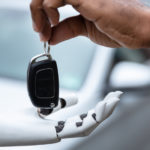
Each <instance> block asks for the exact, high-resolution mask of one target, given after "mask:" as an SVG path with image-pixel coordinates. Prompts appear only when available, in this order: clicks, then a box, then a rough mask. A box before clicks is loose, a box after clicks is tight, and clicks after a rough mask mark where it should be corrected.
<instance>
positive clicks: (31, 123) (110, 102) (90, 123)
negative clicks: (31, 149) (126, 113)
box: [0, 91, 122, 146]
mask: <svg viewBox="0 0 150 150" xmlns="http://www.w3.org/2000/svg"><path fill="white" fill-rule="evenodd" d="M121 94H122V92H120V91H117V92H112V93H109V94H108V95H107V96H106V97H105V98H104V100H103V101H100V102H99V103H98V104H97V105H96V106H95V108H93V109H92V110H89V111H88V113H85V114H81V115H77V116H74V117H71V118H68V119H67V120H66V121H61V120H60V121H52V120H44V119H41V118H40V117H39V116H38V115H37V114H36V113H34V112H35V111H34V110H29V109H28V108H26V107H25V108H24V109H23V108H22V109H21V110H19V111H18V112H17V111H16V114H9V118H8V117H7V118H8V119H6V116H5V117H4V116H1V115H0V120H1V123H0V133H1V136H0V146H18V145H38V144H50V143H56V142H59V141H60V140H61V139H64V138H72V137H83V136H87V135H89V134H90V133H91V132H92V131H93V130H94V129H95V128H96V127H97V126H98V125H99V124H100V123H101V122H103V121H104V120H105V119H106V118H108V117H109V116H110V115H111V114H112V112H113V110H114V109H115V106H116V105H117V103H118V102H119V100H120V96H121ZM76 103H77V99H76V97H68V98H66V99H59V103H58V106H57V107H56V108H54V109H53V110H51V111H48V112H47V114H46V115H48V114H51V113H53V112H56V111H58V110H60V109H62V108H66V107H68V106H71V105H74V104H76ZM32 109H33V108H32ZM41 111H42V110H39V114H41ZM44 112H45V111H44ZM11 115H12V116H11ZM14 116H15V118H14ZM41 117H44V116H41Z"/></svg>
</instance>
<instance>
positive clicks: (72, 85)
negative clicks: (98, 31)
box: [0, 0, 150, 150]
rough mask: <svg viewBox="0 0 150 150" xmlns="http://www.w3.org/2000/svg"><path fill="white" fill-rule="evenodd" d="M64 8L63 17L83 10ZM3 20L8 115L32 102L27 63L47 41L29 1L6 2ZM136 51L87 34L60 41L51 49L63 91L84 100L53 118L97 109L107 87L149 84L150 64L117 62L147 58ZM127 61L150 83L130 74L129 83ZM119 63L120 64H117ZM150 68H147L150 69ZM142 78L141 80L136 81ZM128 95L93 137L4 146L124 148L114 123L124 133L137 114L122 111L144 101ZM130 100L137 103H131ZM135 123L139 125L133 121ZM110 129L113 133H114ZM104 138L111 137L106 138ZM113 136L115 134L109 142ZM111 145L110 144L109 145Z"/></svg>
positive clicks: (0, 78)
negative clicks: (36, 29)
mask: <svg viewBox="0 0 150 150" xmlns="http://www.w3.org/2000/svg"><path fill="white" fill-rule="evenodd" d="M60 11H61V14H63V15H62V16H61V19H63V18H66V17H68V16H71V15H76V14H77V12H75V11H73V9H72V8H71V7H68V6H67V7H66V8H65V9H63V8H62V9H60ZM0 22H1V23H0V91H1V92H0V99H1V100H0V106H1V110H0V112H1V114H2V113H4V116H8V115H7V113H10V112H12V111H13V110H14V109H20V108H21V106H23V105H31V106H32V104H31V102H30V99H29V96H28V93H27V87H26V72H27V66H28V63H29V61H30V59H31V58H32V57H33V56H35V55H37V54H39V53H43V43H41V42H40V40H39V37H38V35H37V33H35V32H34V31H33V30H32V21H31V17H30V11H29V2H28V1H23V0H22V1H19V0H13V1H12V0H5V1H0ZM132 53H133V52H130V51H128V50H122V49H121V50H119V52H118V50H116V49H112V48H107V47H102V46H98V45H96V44H94V43H92V42H91V41H89V40H88V39H86V38H85V37H77V38H75V39H71V40H69V41H65V42H63V43H60V44H58V45H57V46H53V47H51V54H52V56H53V58H54V59H55V60H56V61H57V64H58V70H59V75H60V76H59V79H60V87H61V88H60V95H61V96H62V97H63V96H65V95H68V94H70V93H75V94H77V95H78V97H79V103H78V104H77V105H76V106H74V107H71V108H67V109H65V110H61V112H60V113H59V112H58V113H55V114H52V116H51V117H52V118H54V119H58V118H61V119H65V118H67V117H69V116H72V115H75V114H79V113H83V112H86V111H87V110H88V109H90V108H92V107H93V106H94V105H95V104H96V103H97V101H99V100H101V99H102V98H103V97H104V95H105V94H106V92H109V91H110V89H111V90H114V89H122V90H124V89H129V88H131V89H132V87H133V86H132V85H133V84H134V88H137V87H138V86H140V87H141V86H142V87H145V85H146V86H147V85H149V83H150V81H149V78H148V76H149V75H150V74H149V69H148V68H147V67H146V66H143V65H142V68H140V70H139V69H138V68H139V64H137V67H136V66H133V67H132V65H133V64H132V63H129V62H124V64H119V65H116V66H115V64H117V62H120V61H122V60H124V61H129V60H130V61H134V58H135V57H136V59H135V60H140V61H142V60H145V57H144V56H143V55H139V51H138V52H135V53H136V54H133V55H132ZM132 56H133V57H132ZM126 58H127V59H126ZM123 65H124V67H126V68H127V70H128V68H129V66H131V69H130V70H133V68H137V69H135V71H136V72H133V74H135V73H136V74H137V73H139V72H141V70H142V71H143V76H144V81H145V83H146V84H145V83H144V84H142V83H143V76H142V77H139V78H138V77H137V78H135V82H134V83H133V82H132V81H133V77H132V76H131V77H130V76H129V77H128V78H127V80H126V82H125V83H128V84H125V83H124V82H123V81H125V78H118V77H120V76H121V77H123V76H124V75H120V74H121V72H122V70H121V69H122V68H123V67H122V66H123ZM113 67H114V69H112V68H113ZM112 70H113V71H112ZM145 70H146V71H147V73H145ZM128 71H129V70H128ZM118 74H119V76H118ZM131 74H132V73H131ZM145 74H146V76H145ZM140 80H141V82H140V83H141V84H135V83H138V81H140ZM136 94H137V93H136ZM133 95H134V94H133ZM124 97H125V98H124V100H123V101H121V104H122V105H123V104H124V105H123V106H122V105H121V106H119V107H118V109H117V110H116V111H115V112H114V113H113V115H112V117H111V118H110V119H109V120H108V121H106V122H105V123H104V125H105V126H103V125H102V126H101V127H99V128H98V129H96V131H95V132H94V133H93V134H92V135H90V136H89V137H87V138H77V139H67V140H62V141H61V142H60V143H57V144H51V145H41V146H28V147H5V148H4V147H3V148H0V149H7V150H8V149H15V150H16V149H28V150H29V149H31V150H34V149H36V150H37V149H53V150H54V149H61V150H63V149H64V150H70V149H80V148H81V149H86V150H87V149H91V148H92V147H93V146H94V145H96V147H95V148H94V149H99V147H100V146H101V147H103V150H107V149H109V148H110V149H118V148H120V149H122V150H123V147H121V146H122V145H121V144H120V145H119V144H118V145H117V144H116V143H117V142H116V140H120V141H122V140H121V139H119V138H117V137H115V133H114V127H115V126H117V127H118V128H117V129H118V132H116V133H117V135H119V136H121V135H120V134H119V133H121V132H122V127H124V128H125V129H126V130H127V129H128V128H129V127H130V121H131V120H132V118H129V120H128V119H126V118H123V117H122V118H120V116H126V113H127V112H128V111H129V112H131V110H132V111H134V110H136V109H137V108H138V107H139V106H140V105H141V103H139V101H136V98H135V96H133V97H134V98H133V99H135V100H134V101H131V100H130V99H131V98H132V97H131V96H130V97H131V98H129V96H128V95H127V98H126V96H124ZM10 104H11V105H10ZM129 105H130V106H134V107H132V108H129V107H128V106H129ZM133 108H134V109H133ZM20 111H21V110H20ZM35 113H36V108H35ZM8 117H9V116H8ZM14 119H15V116H14ZM124 119H126V120H127V121H126V123H128V124H127V125H126V126H125V125H124V124H125V123H124V122H123V121H124ZM140 119H141V118H139V120H140ZM149 122H150V119H149ZM111 124H112V125H111ZM123 125H124V126H123ZM131 125H134V124H133V123H131ZM141 128H142V129H143V128H145V126H144V127H143V126H142V127H141ZM106 129H107V130H106ZM115 129H116V128H115ZM117 129H116V130H117ZM116 130H115V131H116ZM108 131H109V132H108ZM105 133H106V134H105ZM110 133H112V134H111V136H110ZM127 133H128V132H126V134H124V135H125V137H126V138H128V134H127ZM108 135H109V136H108ZM0 136H1V135H0ZM98 136H102V137H100V139H101V141H103V142H101V141H98ZM130 136H131V135H130ZM103 137H104V139H105V140H102V139H103ZM107 139H109V141H108V140H107ZM129 139H130V138H129ZM137 140H138V139H137ZM95 141H96V143H95ZM135 141H136V138H135ZM122 142H125V143H126V144H129V143H130V144H129V145H130V147H132V146H133V145H134V146H135V144H134V142H133V143H132V142H129V140H128V139H123V141H122ZM88 143H90V144H88ZM93 143H94V144H93ZM139 143H140V142H139ZM99 144H100V145H99ZM106 145H109V146H108V147H107V146H106ZM78 146H79V147H78ZM110 146H112V147H110ZM117 146H118V147H117ZM130 147H129V149H130ZM129 149H128V150H129ZM132 150H133V149H132Z"/></svg>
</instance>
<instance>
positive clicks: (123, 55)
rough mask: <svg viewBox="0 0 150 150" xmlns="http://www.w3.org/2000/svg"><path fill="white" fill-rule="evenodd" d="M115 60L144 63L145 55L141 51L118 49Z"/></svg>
mask: <svg viewBox="0 0 150 150" xmlns="http://www.w3.org/2000/svg"><path fill="white" fill-rule="evenodd" d="M115 60H116V61H132V62H138V63H144V62H145V61H146V54H145V53H144V50H141V49H137V50H133V49H128V48H118V49H117V50H116V53H115Z"/></svg>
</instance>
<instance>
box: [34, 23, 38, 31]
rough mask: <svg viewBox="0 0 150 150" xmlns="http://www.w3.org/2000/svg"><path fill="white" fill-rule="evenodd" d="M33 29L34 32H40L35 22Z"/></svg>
mask: <svg viewBox="0 0 150 150" xmlns="http://www.w3.org/2000/svg"><path fill="white" fill-rule="evenodd" d="M33 29H34V31H36V32H38V28H37V26H36V24H35V23H34V22H33Z"/></svg>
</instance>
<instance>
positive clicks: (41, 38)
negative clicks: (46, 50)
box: [39, 33, 46, 42]
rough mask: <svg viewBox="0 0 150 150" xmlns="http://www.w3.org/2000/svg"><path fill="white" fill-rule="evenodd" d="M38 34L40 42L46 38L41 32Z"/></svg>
mask: <svg viewBox="0 0 150 150" xmlns="http://www.w3.org/2000/svg"><path fill="white" fill-rule="evenodd" d="M39 35H40V40H41V41H42V42H44V41H45V40H46V39H45V37H44V35H43V34H42V33H40V34H39Z"/></svg>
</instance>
